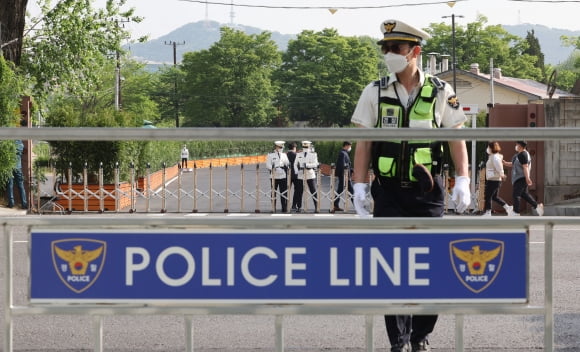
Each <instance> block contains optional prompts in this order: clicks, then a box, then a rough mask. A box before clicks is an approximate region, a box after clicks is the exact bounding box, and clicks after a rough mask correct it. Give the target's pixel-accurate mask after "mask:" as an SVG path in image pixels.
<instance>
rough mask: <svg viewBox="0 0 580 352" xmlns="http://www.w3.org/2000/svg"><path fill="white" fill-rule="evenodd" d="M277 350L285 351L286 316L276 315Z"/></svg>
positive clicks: (277, 351) (278, 351) (279, 351)
mask: <svg viewBox="0 0 580 352" xmlns="http://www.w3.org/2000/svg"><path fill="white" fill-rule="evenodd" d="M274 324H275V325H276V352H284V316H282V315H276V322H275V323H274Z"/></svg>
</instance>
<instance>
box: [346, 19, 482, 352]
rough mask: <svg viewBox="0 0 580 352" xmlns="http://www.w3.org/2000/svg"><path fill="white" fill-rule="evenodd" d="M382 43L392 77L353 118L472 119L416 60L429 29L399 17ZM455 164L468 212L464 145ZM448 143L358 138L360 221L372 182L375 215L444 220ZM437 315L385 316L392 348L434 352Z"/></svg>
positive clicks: (401, 124)
mask: <svg viewBox="0 0 580 352" xmlns="http://www.w3.org/2000/svg"><path fill="white" fill-rule="evenodd" d="M380 28H381V32H382V33H383V39H382V40H380V41H379V42H378V43H377V44H378V45H380V46H381V48H382V51H383V53H384V54H385V63H386V65H387V68H388V70H389V72H390V75H389V76H388V77H385V78H383V79H381V80H379V81H377V82H372V83H370V84H369V85H367V86H366V87H365V88H364V90H363V92H362V94H361V97H360V98H359V101H358V103H357V106H356V109H355V111H354V113H353V116H352V119H351V121H352V122H353V123H354V124H356V125H357V127H362V128H423V129H425V128H460V127H462V125H463V123H464V122H465V120H466V117H465V114H464V113H463V109H462V108H461V106H460V104H459V101H458V100H457V97H456V96H455V92H454V91H453V88H452V87H451V86H450V85H449V84H448V83H446V82H444V81H441V80H439V79H437V78H435V77H431V76H428V75H426V74H424V73H423V72H421V70H419V68H418V66H417V59H418V58H419V57H420V56H419V54H420V53H421V42H422V41H423V40H424V39H429V38H430V36H429V34H427V33H426V32H424V31H422V30H420V29H417V28H414V27H412V26H410V25H408V24H406V23H404V22H402V21H399V20H386V21H384V22H383V23H381V25H380ZM448 143H449V149H450V153H451V157H452V159H453V162H454V164H455V187H454V189H453V196H452V197H453V200H454V202H455V210H456V211H457V212H459V213H462V212H464V211H465V210H466V209H467V207H468V206H469V204H470V202H471V197H470V191H469V183H470V179H469V177H468V158H467V149H466V146H465V141H459V140H455V141H449V142H448ZM441 158H442V144H441V143H440V142H438V141H425V140H421V141H380V142H379V141H374V142H373V141H365V140H363V141H358V142H357V147H356V151H355V156H354V182H355V183H354V187H353V188H354V204H355V209H356V211H357V213H358V214H359V216H361V217H370V210H369V209H368V202H367V201H366V195H367V192H368V189H367V188H368V185H367V183H366V182H367V181H366V180H367V175H368V169H369V165H372V168H373V171H374V174H375V178H374V180H373V182H372V185H371V195H372V196H373V199H374V209H373V210H372V212H373V216H374V217H441V216H443V212H444V197H445V193H444V189H443V184H442V179H441V176H440V173H441ZM436 321H437V316H436V315H428V316H427V315H422V316H418V315H416V316H406V315H397V316H385V323H386V327H387V335H388V338H389V342H390V343H391V351H394V352H401V351H402V352H407V351H413V352H415V351H429V350H430V347H429V342H428V336H429V334H430V333H431V332H432V331H433V329H434V327H435V323H436Z"/></svg>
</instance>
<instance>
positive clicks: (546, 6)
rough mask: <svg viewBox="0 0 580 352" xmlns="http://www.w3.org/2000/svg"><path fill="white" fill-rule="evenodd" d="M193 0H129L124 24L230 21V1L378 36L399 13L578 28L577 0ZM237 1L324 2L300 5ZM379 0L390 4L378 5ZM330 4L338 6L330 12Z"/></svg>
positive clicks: (293, 28) (151, 27) (289, 27)
mask: <svg viewBox="0 0 580 352" xmlns="http://www.w3.org/2000/svg"><path fill="white" fill-rule="evenodd" d="M96 1H97V2H96V3H99V2H103V0H96ZM193 1H195V0H189V1H188V0H127V6H129V7H134V8H135V9H136V14H137V15H139V16H141V17H144V18H145V19H144V21H143V22H141V23H139V24H129V25H128V29H130V30H131V31H132V33H134V37H135V38H137V37H139V36H142V35H149V37H150V38H151V39H155V38H158V37H160V36H163V35H165V34H167V33H169V32H171V31H172V30H174V29H176V28H179V27H181V26H183V25H185V24H188V23H190V22H197V21H201V20H204V19H209V20H212V21H217V22H219V23H224V24H229V23H232V6H231V4H232V3H233V4H234V6H233V23H234V24H241V25H246V26H253V27H258V28H261V29H265V30H269V31H277V32H280V33H282V34H297V33H300V32H301V31H302V30H305V29H309V30H315V31H319V30H322V29H324V28H335V29H337V30H338V32H339V34H341V35H345V36H351V35H369V36H371V37H377V38H378V37H380V36H381V32H380V30H379V25H380V23H381V22H382V21H383V20H386V19H399V20H401V21H404V22H407V23H409V24H412V25H414V26H419V27H422V28H424V27H428V26H429V24H430V23H434V22H435V23H440V22H447V23H451V18H450V17H449V18H442V17H443V16H451V15H452V14H454V15H455V24H456V25H465V24H467V23H470V22H474V21H475V20H476V18H477V16H478V15H484V16H486V17H487V18H488V24H489V25H495V24H506V25H514V24H522V23H532V24H542V25H545V26H547V27H552V28H558V29H568V30H573V31H580V21H579V20H578V13H580V0H560V1H561V2H556V1H554V0H545V1H552V2H537V0H529V1H510V0H463V1H457V2H456V3H455V5H454V6H453V7H450V6H448V5H447V2H446V1H441V0H406V1H405V0H394V1H392V0H391V1H386V0H316V1H312V0H208V1H207V5H206V1H205V0H199V2H193ZM562 1H563V2H562ZM572 1H573V2H572ZM212 3H214V4H212ZM217 3H221V4H226V5H218V4H217ZM420 4H423V5H420ZM241 5H255V6H281V7H297V6H298V7H299V6H302V7H324V8H320V9H302V10H298V9H275V8H256V7H245V6H241ZM400 5H404V6H400ZM378 6H391V7H388V8H387V7H385V8H376V7H378ZM340 7H345V8H343V9H340ZM346 7H351V8H352V7H375V8H370V9H369V8H367V9H362V8H360V9H346ZM329 8H339V9H338V11H336V12H335V13H334V14H332V13H331V12H330V11H329ZM459 16H463V18H461V17H459Z"/></svg>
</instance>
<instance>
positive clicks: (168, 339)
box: [0, 214, 580, 352]
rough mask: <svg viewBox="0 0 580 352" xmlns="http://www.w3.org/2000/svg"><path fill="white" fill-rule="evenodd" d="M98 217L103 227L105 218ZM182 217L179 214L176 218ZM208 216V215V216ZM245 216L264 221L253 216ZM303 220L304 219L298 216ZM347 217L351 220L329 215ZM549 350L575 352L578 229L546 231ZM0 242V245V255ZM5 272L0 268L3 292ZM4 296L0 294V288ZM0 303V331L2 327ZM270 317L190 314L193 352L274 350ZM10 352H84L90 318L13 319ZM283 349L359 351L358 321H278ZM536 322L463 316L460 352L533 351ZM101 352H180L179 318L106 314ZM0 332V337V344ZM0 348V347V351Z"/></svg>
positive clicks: (535, 242) (535, 252)
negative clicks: (549, 238) (550, 249)
mask: <svg viewBox="0 0 580 352" xmlns="http://www.w3.org/2000/svg"><path fill="white" fill-rule="evenodd" d="M96 216H102V217H103V221H104V222H106V217H107V215H106V214H101V215H96ZM184 216H186V215H184ZM210 216H211V215H210ZM251 216H271V215H265V214H263V215H258V214H254V215H251ZM302 216H306V215H302ZM333 216H352V215H333ZM542 230H543V228H542V227H532V230H531V236H530V303H531V304H532V305H542V304H543V299H544V260H543V251H544V240H543V231H542ZM14 233H15V243H14V254H15V269H14V270H15V273H14V285H15V291H14V294H15V303H16V304H24V303H25V302H26V297H27V292H28V288H27V280H28V278H27V267H28V264H27V263H28V262H27V261H28V259H27V253H28V242H27V235H26V228H24V227H17V228H15V231H14ZM554 236H555V237H554V238H555V241H554V276H553V277H554V319H555V338H554V339H555V351H559V352H563V351H566V352H572V351H580V300H578V296H579V294H580V269H579V268H578V266H576V265H575V263H576V262H577V258H578V253H579V248H580V237H579V236H578V228H575V227H572V226H556V228H555V234H554ZM4 246H5V241H4V239H2V241H0V253H2V256H3V255H4V253H5V252H4ZM5 280H6V273H5V268H4V266H3V265H2V267H1V271H0V281H1V282H0V284H1V287H2V288H4V282H5ZM1 296H2V297H4V291H2V295H1ZM4 308H5V307H4V301H2V306H1V307H0V313H1V315H0V324H1V325H0V326H3V327H4V326H5V325H4V323H5V318H6V317H5V314H4V313H5V309H4ZM374 321H375V331H374V333H375V351H379V352H383V351H388V342H387V340H386V336H385V333H384V323H383V318H382V316H380V315H377V316H374ZM274 322H275V318H274V317H273V316H267V315H198V316H194V317H193V327H194V328H193V329H194V344H195V351H198V352H216V351H223V352H234V351H236V352H265V351H275V328H274ZM13 323H14V340H13V341H14V345H13V346H14V351H20V352H23V351H27V352H32V351H47V352H48V351H62V352H70V351H92V350H93V347H92V346H93V332H92V331H93V330H92V326H93V319H92V318H91V317H86V316H68V315H57V316H47V315H39V316H19V317H15V318H14V321H13ZM284 324H285V334H284V341H285V346H286V349H285V350H286V351H300V352H315V351H316V352H322V351H324V352H362V351H365V331H364V327H365V317H364V316H358V315H356V316H347V315H331V316H330V315H303V316H285V317H284ZM543 324H544V323H543V317H542V316H539V315H468V316H466V317H465V329H464V334H465V336H464V340H465V347H466V351H474V352H475V351H477V352H491V351H500V352H508V351H514V352H521V351H538V350H542V346H543V329H544V328H543V326H544V325H543ZM454 329H455V318H454V316H453V315H441V316H440V319H439V322H438V324H437V326H436V329H435V332H434V333H433V334H432V336H431V339H430V341H431V346H432V347H433V350H434V351H440V352H447V351H453V350H454V343H455V342H454ZM103 333H104V349H105V351H114V352H129V351H135V352H137V351H164V352H173V351H184V350H185V347H184V346H185V344H184V336H185V328H184V318H183V317H182V316H166V315H161V316H107V317H105V318H104V331H103ZM4 337H5V336H4V334H3V333H2V334H1V335H0V338H1V339H4ZM0 348H1V347H0Z"/></svg>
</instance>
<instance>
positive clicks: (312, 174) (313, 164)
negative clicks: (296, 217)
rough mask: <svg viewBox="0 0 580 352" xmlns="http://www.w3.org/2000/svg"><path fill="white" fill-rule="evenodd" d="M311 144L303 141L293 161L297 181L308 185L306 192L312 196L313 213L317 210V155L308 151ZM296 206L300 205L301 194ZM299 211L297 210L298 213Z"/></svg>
mask: <svg viewBox="0 0 580 352" xmlns="http://www.w3.org/2000/svg"><path fill="white" fill-rule="evenodd" d="M311 145H312V142H310V141H303V142H302V148H303V150H302V151H301V152H300V153H297V154H296V160H295V161H294V171H295V172H296V174H297V175H298V179H299V180H302V182H303V183H304V180H306V184H307V185H308V190H309V191H310V194H311V195H312V201H313V202H314V209H315V211H317V210H318V208H317V203H318V202H317V199H318V198H317V194H316V169H317V168H318V155H317V154H316V153H315V152H312V151H310V146H311ZM298 204H300V205H302V192H301V193H300V198H299V202H298ZM300 210H301V209H298V211H300Z"/></svg>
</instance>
